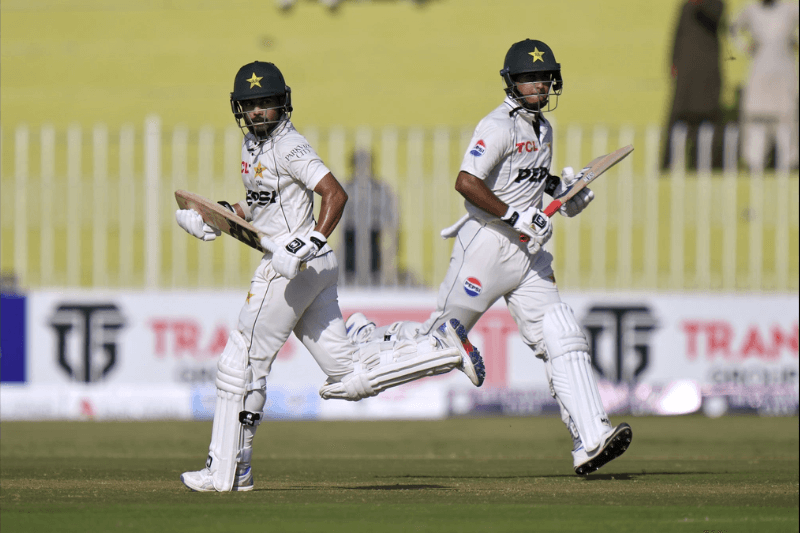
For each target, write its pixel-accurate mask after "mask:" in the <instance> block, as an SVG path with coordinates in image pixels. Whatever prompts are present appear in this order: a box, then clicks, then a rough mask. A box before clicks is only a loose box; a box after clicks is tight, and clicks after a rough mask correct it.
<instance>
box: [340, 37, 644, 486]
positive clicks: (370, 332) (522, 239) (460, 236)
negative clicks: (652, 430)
mask: <svg viewBox="0 0 800 533" xmlns="http://www.w3.org/2000/svg"><path fill="white" fill-rule="evenodd" d="M500 75H501V76H502V77H503V80H504V81H505V85H506V88H505V92H506V98H505V100H504V101H503V103H502V104H500V105H499V106H498V107H497V108H495V109H494V110H493V111H492V112H491V113H489V114H488V115H487V116H486V117H484V119H483V120H481V121H480V123H478V126H477V128H475V133H474V135H473V137H472V140H471V141H470V145H469V148H468V149H467V153H466V154H465V155H464V160H463V162H462V164H461V170H460V172H459V174H458V177H457V178H456V185H455V188H456V190H457V191H458V192H459V193H461V195H462V196H464V198H465V200H466V201H465V202H464V205H465V207H466V209H467V216H465V217H463V218H462V219H461V220H460V221H459V222H458V223H457V224H455V225H454V226H452V227H450V228H447V229H445V230H444V231H443V232H442V236H444V237H448V238H449V237H455V244H454V246H453V253H452V256H451V257H450V268H449V270H448V271H447V274H446V276H445V279H444V281H443V282H442V284H441V286H440V288H439V295H438V298H437V310H436V311H435V312H434V313H433V314H432V315H431V317H430V318H429V319H428V320H427V321H426V322H425V323H424V324H421V325H420V324H418V323H413V322H397V323H394V324H391V325H390V326H388V327H383V328H375V326H374V324H373V323H371V322H369V320H368V319H367V318H366V317H364V315H363V314H360V313H356V314H354V315H352V316H351V317H349V318H348V320H347V327H348V334H349V335H351V338H353V339H354V340H355V341H357V342H358V341H364V340H368V339H373V338H385V339H387V340H388V339H397V338H414V335H415V334H422V335H426V334H429V333H430V332H432V331H436V328H437V327H439V326H440V325H441V324H445V323H447V322H448V321H450V320H452V319H457V320H458V321H459V322H460V323H461V324H462V325H463V327H465V328H466V329H467V330H470V329H472V327H473V326H474V325H475V323H476V322H477V321H478V319H479V318H480V317H481V315H483V313H485V312H486V311H487V310H488V309H489V307H491V306H492V304H494V303H495V302H496V301H497V299H498V298H500V297H502V298H505V301H506V305H507V306H508V310H509V311H510V312H511V316H512V317H513V318H514V320H515V321H516V323H517V326H518V327H519V331H520V334H521V335H522V339H523V340H524V341H525V343H526V344H528V346H530V347H531V350H533V353H534V354H535V355H536V357H539V358H541V359H542V360H543V361H544V363H545V369H546V373H547V379H548V381H549V382H550V392H551V393H552V395H553V397H555V399H556V400H557V401H558V404H559V406H560V408H561V418H562V420H563V421H564V423H565V424H566V425H567V428H568V429H569V431H570V434H571V435H572V439H573V443H574V446H573V451H572V457H573V466H574V469H575V472H576V473H577V474H579V475H584V474H589V473H591V472H594V471H595V470H597V469H598V468H600V467H601V466H603V465H605V464H606V463H608V462H609V461H611V460H612V459H614V458H616V457H619V456H620V455H622V453H623V452H625V450H626V449H627V448H628V446H629V444H630V442H631V438H632V435H633V434H632V432H631V428H630V426H629V425H628V424H624V423H623V424H620V425H619V426H617V427H613V426H612V425H611V423H610V422H609V420H608V415H606V412H605V409H604V408H603V404H602V403H601V401H600V394H599V392H598V389H597V383H596V382H595V377H594V373H593V371H592V366H591V357H590V355H589V345H588V342H587V340H586V336H585V334H584V333H583V331H582V330H581V327H580V325H579V324H578V322H577V320H576V319H575V315H574V314H573V312H572V309H571V308H570V306H569V305H567V304H566V303H564V302H562V301H561V298H560V296H559V293H558V288H557V287H556V281H555V277H554V275H553V269H552V266H551V263H552V261H553V256H552V255H551V254H550V253H549V252H548V251H547V250H545V249H544V248H543V246H544V244H545V243H546V242H547V241H548V239H549V238H550V236H551V235H552V232H553V226H552V223H551V221H550V219H549V218H548V217H547V216H546V215H545V214H544V213H543V212H542V211H541V207H542V195H543V194H545V193H546V194H548V195H550V196H552V197H556V196H559V195H561V194H562V193H563V192H564V191H565V190H566V189H568V188H569V187H570V185H571V184H572V183H574V182H575V181H577V180H578V179H579V178H580V177H581V174H580V173H579V174H578V175H574V172H573V170H572V169H571V168H569V167H567V168H565V169H564V170H563V172H562V178H563V180H560V179H559V178H557V177H555V176H551V175H550V162H551V158H552V143H553V130H552V128H551V126H550V123H549V122H548V121H547V119H546V118H545V116H544V113H545V112H548V111H552V110H553V109H555V108H556V106H557V105H558V96H559V95H560V94H561V91H562V87H563V80H562V78H561V66H560V64H559V63H557V62H556V59H555V56H554V55H553V51H552V50H551V49H550V47H549V46H547V45H546V44H545V43H543V42H542V41H535V40H530V39H527V40H524V41H521V42H518V43H516V44H514V45H513V46H511V48H510V49H509V51H508V53H507V54H506V58H505V63H504V65H503V70H501V71H500ZM593 198H594V193H593V192H592V191H591V190H589V189H588V188H587V189H583V190H582V191H581V192H579V193H578V194H576V195H575V196H574V197H573V198H572V199H571V200H570V201H568V202H566V203H565V204H564V205H563V206H562V207H561V210H560V212H561V214H562V215H565V216H568V217H573V216H575V215H577V214H578V213H580V212H581V211H583V209H584V208H586V206H587V205H588V204H589V202H591V201H592V199H593Z"/></svg>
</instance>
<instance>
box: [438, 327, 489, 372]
mask: <svg viewBox="0 0 800 533" xmlns="http://www.w3.org/2000/svg"><path fill="white" fill-rule="evenodd" d="M438 331H439V333H440V334H442V335H444V336H445V338H446V339H447V342H448V344H450V345H452V346H455V347H457V348H458V349H459V351H460V352H461V366H460V367H458V368H459V370H461V371H462V372H464V373H465V374H466V375H467V377H468V378H469V379H470V381H472V384H473V385H475V386H476V387H480V386H481V385H483V380H484V379H486V367H484V365H483V357H481V353H480V352H479V351H478V349H477V348H475V347H474V346H473V345H472V343H471V342H469V339H468V338H467V330H466V329H465V328H464V326H462V325H461V322H459V321H458V320H457V319H455V318H451V319H450V320H448V321H447V322H445V323H444V324H442V325H441V326H439V328H438Z"/></svg>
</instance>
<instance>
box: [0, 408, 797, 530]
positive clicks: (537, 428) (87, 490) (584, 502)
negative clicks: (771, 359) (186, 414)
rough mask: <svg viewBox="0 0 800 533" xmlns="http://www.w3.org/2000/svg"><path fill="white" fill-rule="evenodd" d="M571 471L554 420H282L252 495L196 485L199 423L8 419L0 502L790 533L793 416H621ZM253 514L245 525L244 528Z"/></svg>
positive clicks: (220, 521)
mask: <svg viewBox="0 0 800 533" xmlns="http://www.w3.org/2000/svg"><path fill="white" fill-rule="evenodd" d="M628 422H629V423H631V425H632V426H633V429H634V439H633V443H632V445H631V448H630V449H629V450H628V452H627V453H626V454H625V455H624V456H623V457H622V458H620V459H619V460H617V461H615V462H612V463H610V464H609V465H607V466H606V467H605V468H604V469H602V470H600V471H599V472H598V473H596V474H594V475H591V476H589V477H588V478H579V477H577V476H575V475H574V474H572V468H571V460H570V456H569V451H568V450H569V445H570V441H569V438H568V436H567V434H566V431H565V430H564V428H563V426H562V425H561V421H560V420H558V419H556V418H492V419H473V420H465V419H453V420H443V421H413V422H409V421H403V422H277V421H269V422H267V423H265V424H264V425H262V426H261V428H260V429H259V435H258V436H257V440H256V444H255V448H256V449H255V454H254V455H255V457H254V460H253V467H254V472H255V475H256V486H255V490H254V491H253V492H249V493H229V494H217V493H212V494H207V493H192V492H190V491H188V490H187V489H186V488H184V487H183V485H182V484H181V483H180V481H179V476H180V474H181V472H182V471H184V470H187V469H197V468H199V467H201V466H202V464H203V461H204V457H205V453H206V450H207V446H208V439H209V436H210V431H211V423H210V422H204V423H199V422H153V423H144V422H130V423H122V422H120V423H99V422H57V423H51V422H38V423H29V422H4V423H3V424H2V439H1V440H0V445H1V450H2V453H1V454H0V459H1V460H2V462H1V463H0V481H1V482H2V491H1V492H0V510H1V511H2V513H1V514H0V516H1V517H2V518H1V520H2V523H1V525H2V530H3V531H4V532H23V531H36V532H40V531H81V532H85V531H193V532H199V531H255V530H256V528H258V529H260V530H264V531H272V532H294V531H324V532H336V531H342V532H347V533H357V532H362V531H363V532H370V533H373V532H394V531H397V532H400V531H403V532H407V531H431V532H437V533H438V532H447V531H452V532H459V533H464V532H472V531H498V532H512V531H547V532H551V531H556V532H558V531H564V532H577V531H592V532H603V531H614V532H616V533H621V532H626V531H631V532H641V531H646V532H648V533H653V532H659V531H665V532H666V531H669V532H671V531H686V532H696V533H701V532H703V531H725V532H731V533H733V532H736V533H741V532H747V531H752V532H764V531H793V532H796V531H798V418H797V417H792V418H757V417H749V416H738V417H737V416H731V417H724V418H719V419H708V418H705V417H700V416H690V417H675V418H666V417H664V418H629V419H628ZM251 528H252V529H251Z"/></svg>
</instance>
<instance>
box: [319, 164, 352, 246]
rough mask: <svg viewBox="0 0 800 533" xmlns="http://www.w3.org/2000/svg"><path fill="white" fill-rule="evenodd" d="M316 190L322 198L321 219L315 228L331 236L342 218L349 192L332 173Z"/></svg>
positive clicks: (323, 179) (326, 235)
mask: <svg viewBox="0 0 800 533" xmlns="http://www.w3.org/2000/svg"><path fill="white" fill-rule="evenodd" d="M314 192H316V193H317V194H319V195H320V196H321V198H322V199H321V201H320V206H319V221H317V225H316V226H315V227H314V230H315V231H318V232H320V233H322V234H323V235H325V237H330V236H331V233H333V230H334V229H336V226H337V225H338V224H339V221H340V220H341V219H342V213H344V206H345V204H347V193H346V192H345V190H344V189H343V188H342V186H341V185H340V184H339V182H338V181H337V180H336V178H334V177H333V174H330V173H329V174H328V175H326V176H325V177H324V178H322V180H321V181H320V182H319V184H318V185H317V186H316V187H315V188H314Z"/></svg>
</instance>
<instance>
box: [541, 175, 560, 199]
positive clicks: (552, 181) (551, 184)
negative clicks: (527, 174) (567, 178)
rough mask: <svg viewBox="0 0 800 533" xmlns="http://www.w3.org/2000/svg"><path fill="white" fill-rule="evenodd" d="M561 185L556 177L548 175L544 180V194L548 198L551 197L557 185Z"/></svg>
mask: <svg viewBox="0 0 800 533" xmlns="http://www.w3.org/2000/svg"><path fill="white" fill-rule="evenodd" d="M559 183H561V179H560V178H559V177H558V176H553V175H552V174H550V175H549V176H547V178H545V182H544V192H546V193H547V194H548V195H549V196H553V195H554V194H555V193H556V188H557V187H558V184H559Z"/></svg>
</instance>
